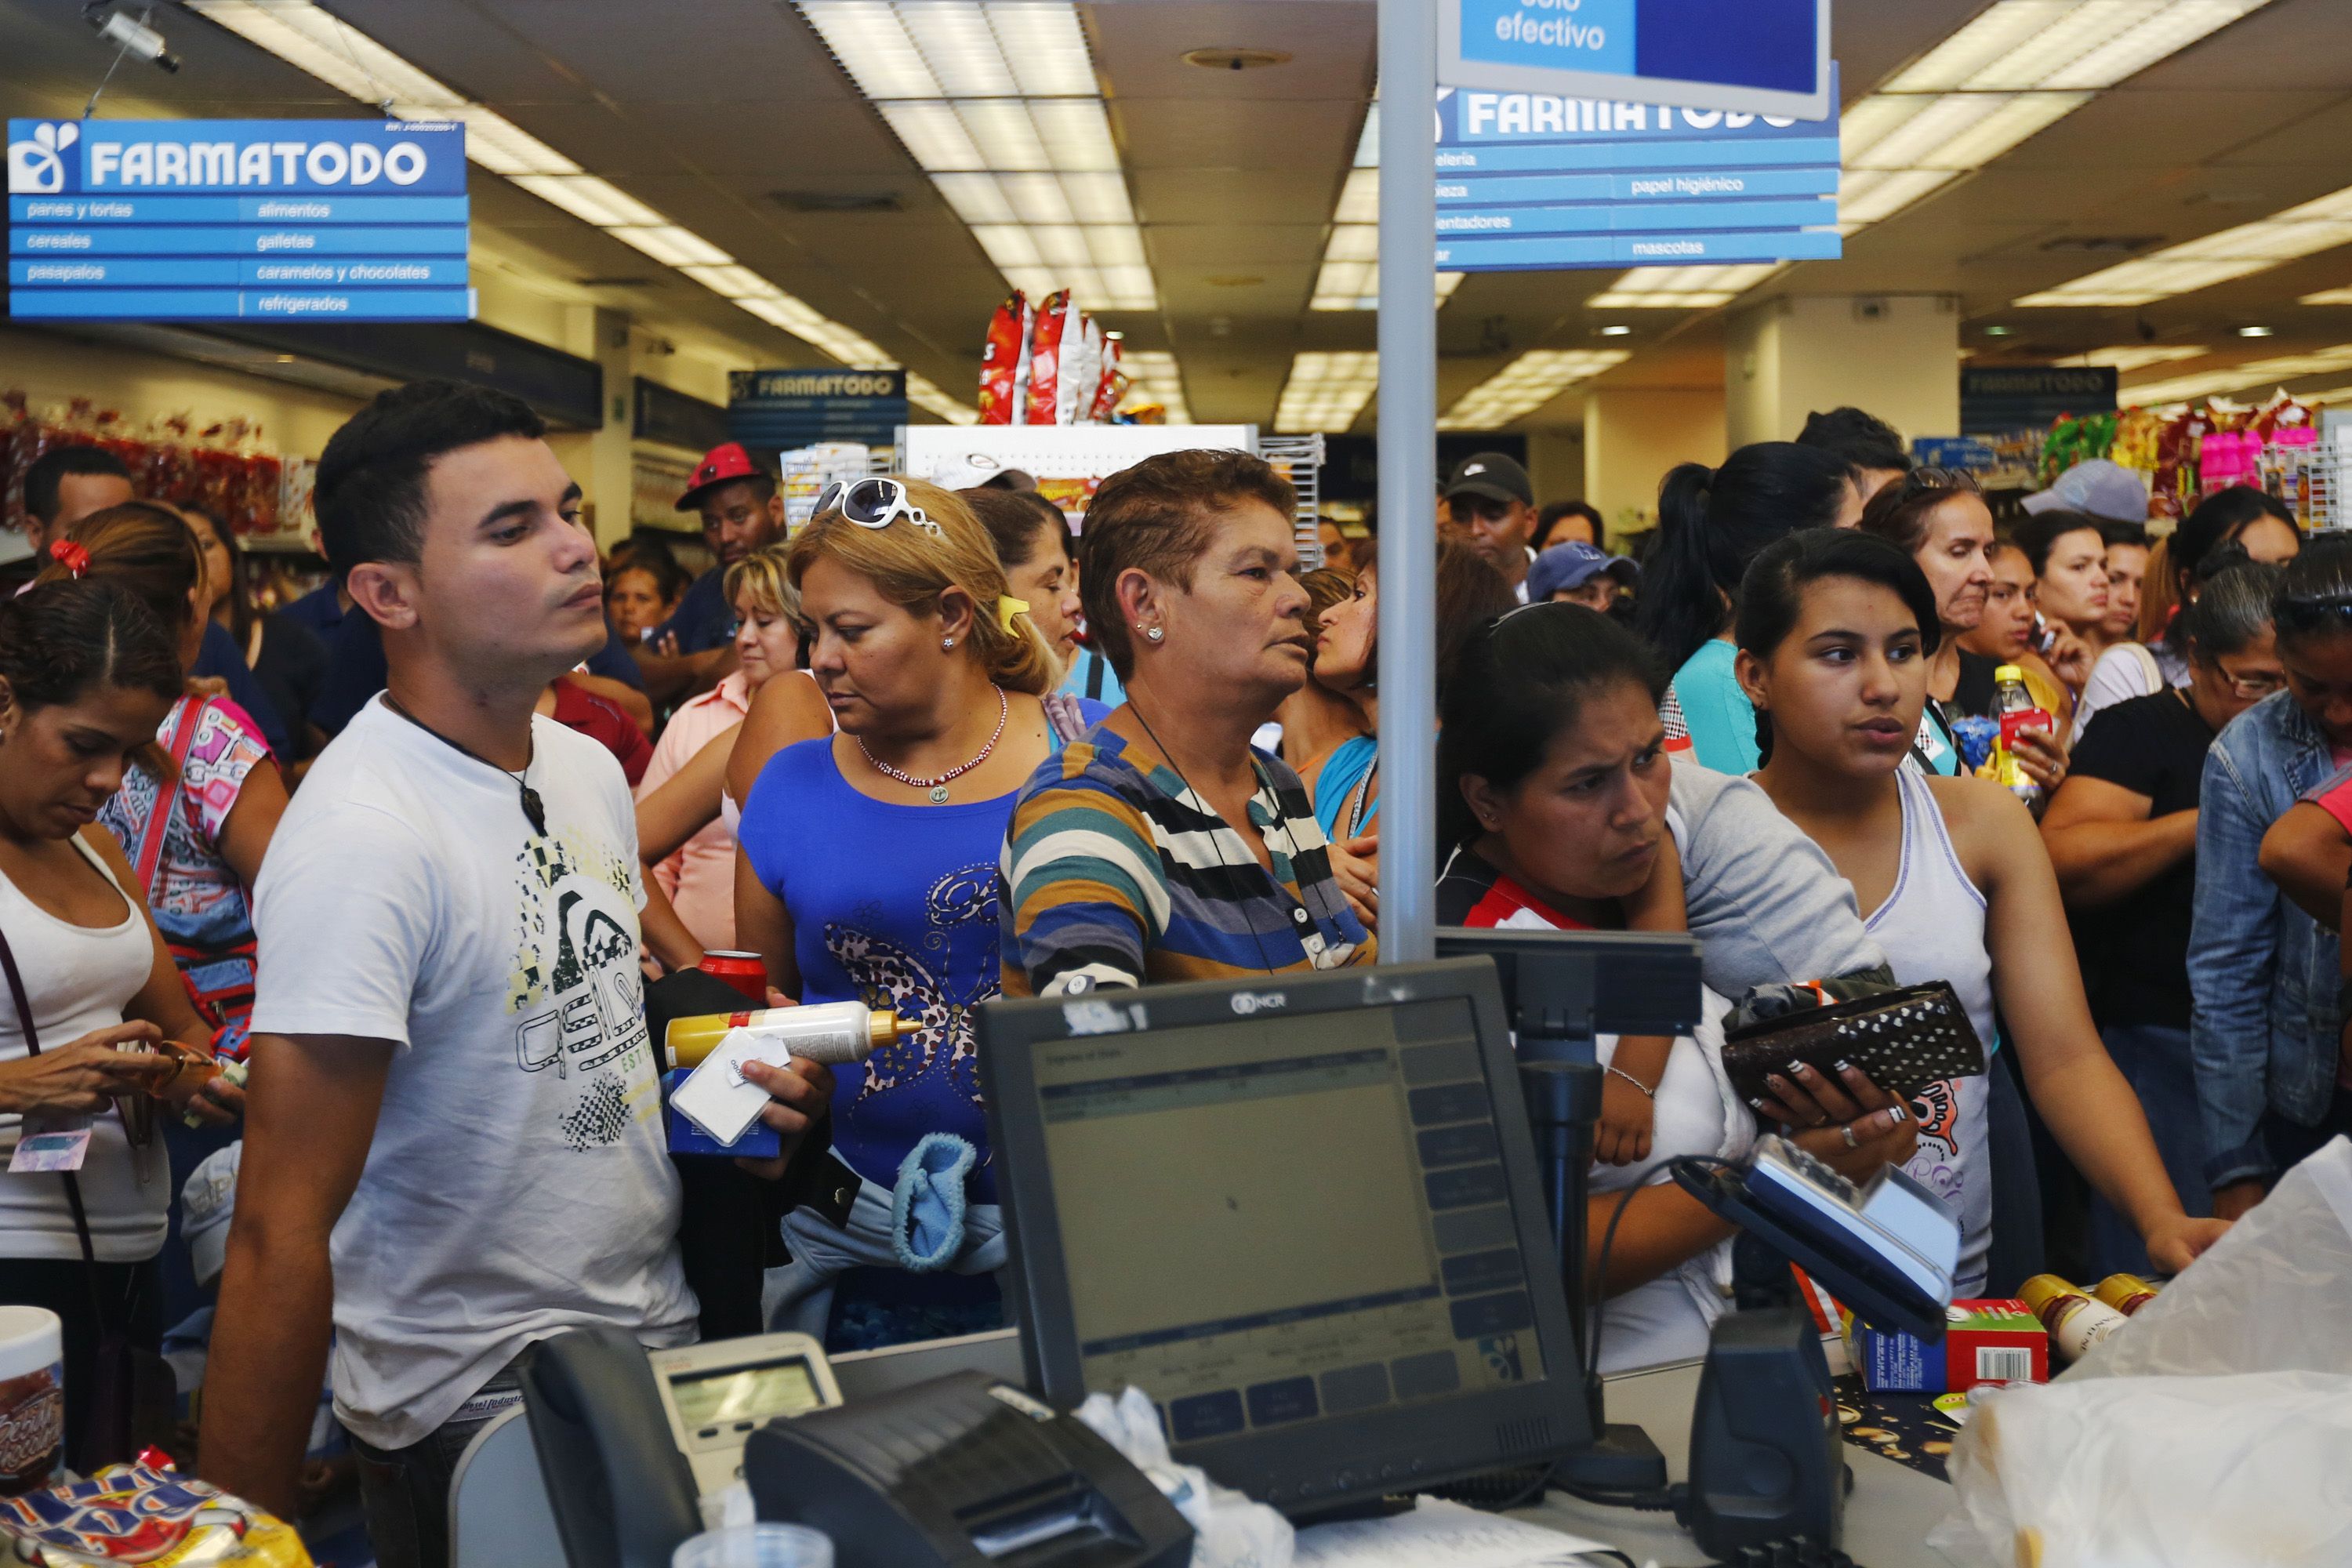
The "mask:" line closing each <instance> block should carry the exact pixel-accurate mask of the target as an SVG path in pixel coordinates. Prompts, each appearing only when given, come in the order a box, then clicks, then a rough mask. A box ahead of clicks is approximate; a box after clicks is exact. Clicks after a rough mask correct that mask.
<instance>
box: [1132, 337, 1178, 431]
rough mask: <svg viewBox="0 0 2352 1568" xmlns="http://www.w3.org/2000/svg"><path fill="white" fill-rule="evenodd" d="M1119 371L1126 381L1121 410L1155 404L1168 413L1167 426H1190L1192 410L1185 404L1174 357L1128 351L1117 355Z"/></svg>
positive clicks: (1159, 352)
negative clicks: (1125, 394) (1140, 404)
mask: <svg viewBox="0 0 2352 1568" xmlns="http://www.w3.org/2000/svg"><path fill="white" fill-rule="evenodd" d="M1118 368H1119V369H1120V370H1121V371H1123V372H1125V373H1126V374H1127V378H1128V389H1127V396H1126V397H1125V398H1124V399H1123V400H1122V402H1121V405H1120V406H1122V407H1127V408H1132V407H1134V406H1135V405H1137V404H1139V403H1157V404H1159V405H1160V406H1161V407H1163V408H1165V409H1167V410H1168V423H1169V424H1171V425H1190V424H1191V423H1192V409H1191V408H1190V407H1189V406H1188V405H1186V404H1185V402H1184V376H1183V373H1182V372H1181V371H1180V370H1179V369H1178V368H1177V366H1176V356H1175V355H1174V354H1172V353H1169V352H1168V351H1167V350H1166V349H1129V350H1127V351H1125V352H1123V353H1121V354H1120V355H1119V361H1118Z"/></svg>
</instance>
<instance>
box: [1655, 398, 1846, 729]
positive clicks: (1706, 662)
mask: <svg viewBox="0 0 2352 1568" xmlns="http://www.w3.org/2000/svg"><path fill="white" fill-rule="evenodd" d="M1852 499H1853V489H1852V488H1851V487H1850V486H1849V485H1848V484H1847V482H1846V465H1845V463H1844V462H1843V460H1842V459H1840V458H1835V457H1832V456H1831V455H1830V454H1829V453H1827V452H1822V451H1817V450H1815V449H1814V448H1812V447H1800V446H1798V445H1796V444H1795V443H1794V442H1791V441H1759V442H1756V443H1755V444H1753V445H1751V446H1747V447H1740V448H1739V449H1738V451H1736V452H1734V453H1732V454H1731V456H1729V457H1728V458H1725V459H1724V460H1723V466H1722V467H1721V468H1708V467H1707V466H1706V464H1704V463H1685V464H1683V465H1682V466H1681V467H1680V468H1675V470H1674V471H1672V472H1671V473H1669V474H1667V475H1666V478H1665V483H1664V485H1663V486H1662V487H1661V488H1660V489H1659V491H1658V526H1657V529H1656V531H1655V533H1656V538H1657V545H1656V547H1655V548H1654V550H1653V551H1652V552H1651V554H1650V558H1649V560H1648V561H1647V562H1645V563H1643V568H1642V597H1641V600H1640V602H1639V603H1637V604H1636V605H1634V617H1633V624H1634V627H1635V629H1636V630H1638V631H1639V632H1640V633H1641V634H1642V635H1643V637H1646V638H1648V639H1649V642H1650V646H1651V647H1652V648H1654V650H1656V652H1657V655H1658V657H1659V658H1661V659H1662V660H1664V663H1665V666H1666V668H1668V669H1670V670H1672V671H1673V672H1674V679H1673V680H1672V681H1671V682H1670V683H1669V685H1668V688H1667V692H1666V698H1665V700H1664V704H1663V707H1664V710H1665V711H1666V714H1667V723H1666V729H1667V734H1668V738H1669V742H1670V743H1672V744H1674V745H1675V748H1676V749H1677V750H1685V751H1688V752H1691V753H1692V754H1693V755H1694V756H1695V757H1696V759H1697V761H1698V762H1699V763H1701V764H1702V765H1703V766H1706V767H1709V768H1712V769H1714V770H1715V771H1716V772H1717V773H1746V772H1748V770H1749V769H1750V768H1752V767H1754V766H1755V765H1756V713H1755V710H1754V709H1752V708H1751V707H1749V706H1748V697H1747V694H1746V693H1745V692H1743V691H1741V690H1740V689H1739V682H1738V680H1737V679H1733V676H1732V672H1731V667H1732V661H1733V658H1734V653H1735V650H1734V649H1733V647H1732V646H1731V623H1732V617H1733V616H1734V615H1735V614H1736V613H1737V612H1738V607H1739V583H1740V578H1741V577H1742V575H1743V574H1745V573H1746V572H1747V570H1748V563H1749V562H1750V561H1753V560H1755V559H1756V557H1757V555H1758V553H1759V552H1761V551H1762V550H1763V549H1764V547H1765V546H1766V545H1768V544H1770V543H1771V542H1774V541H1775V540H1778V539H1780V538H1782V537H1784V536H1786V535H1787V534H1789V533H1790V532H1791V531H1795V530H1798V529H1804V528H1828V527H1832V526H1833V525H1835V524H1836V523H1837V521H1838V520H1839V519H1840V518H1841V517H1842V516H1843V515H1844V512H1845V510H1846V506H1847V503H1848V502H1849V501H1850V500H1852ZM1677 731H1679V733H1678V732H1677Z"/></svg>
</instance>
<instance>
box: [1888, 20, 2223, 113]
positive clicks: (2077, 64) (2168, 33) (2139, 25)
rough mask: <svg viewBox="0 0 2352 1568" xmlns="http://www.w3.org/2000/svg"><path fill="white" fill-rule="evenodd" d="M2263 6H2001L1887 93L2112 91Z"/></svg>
mask: <svg viewBox="0 0 2352 1568" xmlns="http://www.w3.org/2000/svg"><path fill="white" fill-rule="evenodd" d="M2265 3H2266V0H2000V4H1998V5H1993V6H1991V7H1990V8H1989V9H1987V10H1986V11H1985V12H1983V13H1982V14H1981V15H1979V16H1978V17H1977V18H1976V19H1975V20H1974V21H1972V22H1970V23H1969V25H1968V26H1965V27H1962V28H1961V29H1960V30H1959V31H1958V32H1957V33H1954V34H1953V35H1952V36H1951V37H1948V38H1947V39H1945V40H1944V41H1943V42H1942V43H1941V44H1939V45H1937V47H1935V48H1934V49H1932V50H1930V51H1928V53H1927V55H1926V56H1924V57H1923V58H1921V59H1920V60H1919V61H1918V62H1917V63H1916V64H1915V65H1913V66H1911V67H1910V68H1907V69H1906V70H1905V71H1903V72H1902V73H1901V74H1900V75H1898V76H1897V77H1896V78H1895V79H1894V80H1893V81H1890V82H1888V83H1887V84H1886V89H1885V90H1887V91H1888V92H1949V91H1953V90H1956V89H1967V90H1969V91H1975V92H2003V91H2007V92H2016V91H2023V90H2026V89H2032V88H2087V89H2093V90H2096V89H2103V88H2110V87H2113V86H2115V85H2116V83H2117V82H2120V81H2122V80H2124V79H2126V78H2128V77H2132V76H2136V75H2137V74H2138V73H2139V72H2140V71H2143V70H2145V69H2147V68H2148V67H2149V66H2152V65H2154V64H2155V63H2156V62H2157V61H2158V60H2161V59H2164V58H2168V57H2169V56H2171V55H2173V54H2176V53H2178V52H2179V51H2180V50H2182V49H2185V48H2187V47H2189V45H2191V44H2193V43H2195V42H2196V41H2197V40H2198V39H2200V38H2202V37H2205V36H2207V35H2208V34H2210V33H2213V32H2216V31H2218V30H2219V29H2221V28H2222V27H2225V26H2229V25H2230V24H2231V22H2234V21H2236V20H2237V19H2238V18H2239V17H2241V16H2245V15H2246V14H2247V13H2248V12H2250V11H2255V10H2259V9H2261V7H2262V6H2263V5H2264V4H2265Z"/></svg>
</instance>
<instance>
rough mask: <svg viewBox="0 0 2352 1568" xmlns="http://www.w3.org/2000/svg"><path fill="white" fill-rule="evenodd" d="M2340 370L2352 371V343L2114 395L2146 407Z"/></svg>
mask: <svg viewBox="0 0 2352 1568" xmlns="http://www.w3.org/2000/svg"><path fill="white" fill-rule="evenodd" d="M2342 370H2352V343H2338V344H2336V346H2335V347H2333V348H2326V349H2315V350H2313V351H2312V352H2311V353H2299V354H2277V355H2273V357H2271V358H2269V359H2258V360H2250V361H2248V362H2247V363H2244V364H2239V365H2231V366H2230V367H2229V368H2228V369H2226V370H2208V371H2200V372H2198V373H2197V374H2193V375H2180V376H2174V377H2172V378H2171V379H2169V380H2167V381H2155V382H2149V383H2148V384H2146V385H2144V386H2126V387H2125V388H2124V389H2123V390H2122V392H2120V393H2119V394H2117V400H2118V401H2119V402H2122V403H2124V404H2126V405H2134V404H2136V405H2139V406H2141V407H2149V406H2153V405H2157V404H2160V403H2181V402H2186V401H2188V400H2189V399H2190V398H2196V397H2214V396H2219V395H2222V394H2224V393H2231V392H2245V391H2249V390H2253V391H2262V390H2266V389H2268V388H2270V387H2273V386H2275V385H2277V384H2279V383H2280V382H2283V381H2293V380H2294V379H2295V378H2297V377H2299V376H2305V375H2326V374H2332V373H2334V372H2336V371H2342Z"/></svg>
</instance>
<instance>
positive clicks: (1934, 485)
mask: <svg viewBox="0 0 2352 1568" xmlns="http://www.w3.org/2000/svg"><path fill="white" fill-rule="evenodd" d="M1902 485H1903V493H1904V494H1905V495H1907V496H1916V495H1921V494H1924V493H1925V492H1927V491H1928V490H1966V491H1967V492H1968V493H1969V494H1970V495H1975V494H1977V493H1978V485H1977V477H1976V476H1975V475H1974V474H1972V473H1970V472H1969V471H1968V469H1966V468H1914V469H1912V470H1911V471H1910V472H1909V473H1907V474H1906V475H1904V476H1903V479H1902Z"/></svg>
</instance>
